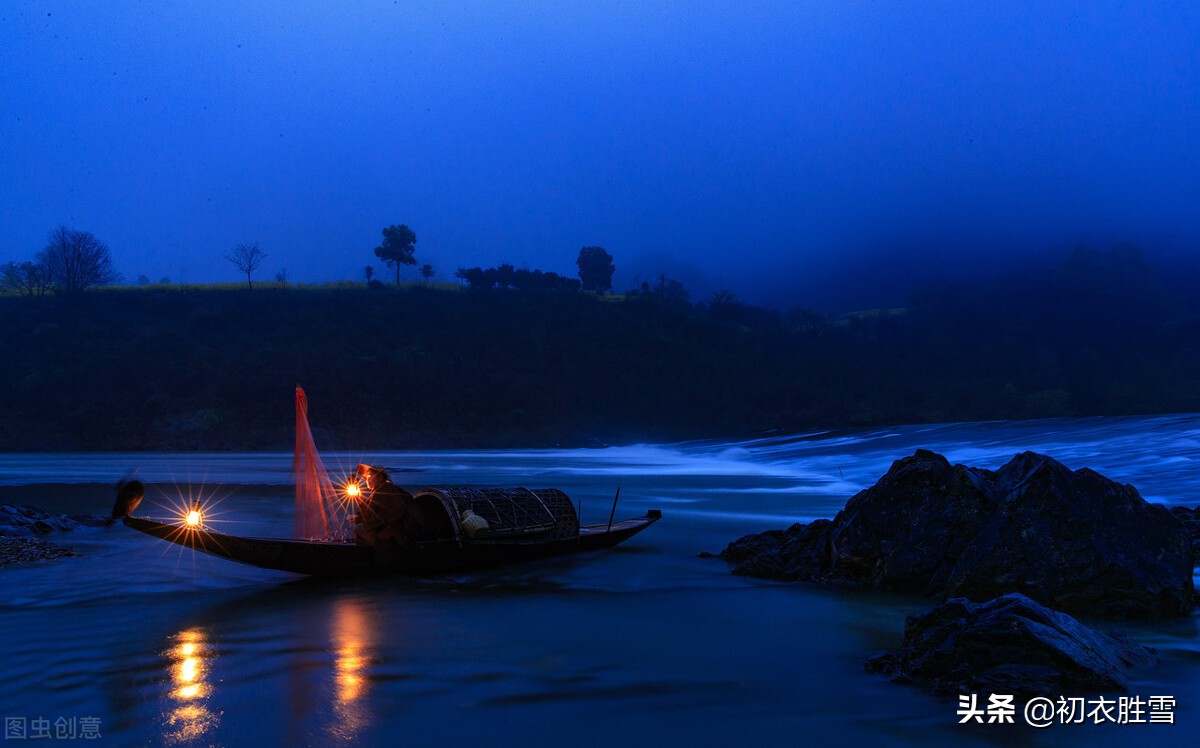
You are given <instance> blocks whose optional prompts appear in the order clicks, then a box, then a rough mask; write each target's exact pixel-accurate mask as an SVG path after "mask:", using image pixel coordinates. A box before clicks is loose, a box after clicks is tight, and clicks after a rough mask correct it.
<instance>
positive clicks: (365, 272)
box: [363, 265, 375, 287]
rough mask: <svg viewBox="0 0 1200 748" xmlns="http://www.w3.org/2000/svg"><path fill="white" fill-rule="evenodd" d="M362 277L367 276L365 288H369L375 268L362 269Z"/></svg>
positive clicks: (368, 266)
mask: <svg viewBox="0 0 1200 748" xmlns="http://www.w3.org/2000/svg"><path fill="white" fill-rule="evenodd" d="M363 275H365V276H367V286H368V287H369V286H370V285H371V278H374V277H375V268H373V267H371V266H370V265H367V266H366V267H365V268H363Z"/></svg>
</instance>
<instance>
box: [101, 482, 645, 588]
mask: <svg viewBox="0 0 1200 748" xmlns="http://www.w3.org/2000/svg"><path fill="white" fill-rule="evenodd" d="M556 495H557V496H556ZM547 496H549V497H551V499H559V497H561V499H559V500H556V501H547V498H546V497H547ZM414 498H415V499H416V500H418V501H423V502H425V503H427V504H429V503H432V502H433V501H438V502H441V503H442V505H443V506H447V505H449V506H453V508H454V510H458V507H460V506H465V507H466V508H465V509H463V510H462V511H454V513H451V510H448V511H447V514H446V515H445V516H446V518H447V519H450V520H451V521H449V522H448V523H446V524H447V525H448V527H449V530H450V532H449V533H442V535H443V536H442V537H435V538H431V539H426V540H418V541H416V542H413V543H411V544H409V545H407V546H405V547H386V548H382V547H379V546H372V545H367V544H363V543H358V542H354V541H328V540H295V539H286V538H253V537H241V536H238V535H229V534H226V533H223V532H217V531H215V530H210V529H207V528H205V527H204V526H203V523H202V521H200V520H199V519H198V518H197V521H195V522H189V519H191V517H190V514H191V513H189V516H185V517H184V518H181V520H179V521H173V522H162V521H158V520H153V519H149V518H146V517H134V516H125V517H124V518H123V519H122V521H123V522H124V524H125V526H126V527H130V528H132V529H134V530H137V531H139V532H143V533H146V534H147V535H151V536H153V537H156V538H160V539H162V540H166V541H168V542H171V543H174V544H176V545H180V546H183V547H185V548H191V549H193V550H197V551H201V552H203V553H208V554H210V555H213V556H217V557H219V558H224V559H227V560H229V561H236V562H238V563H242V564H249V565H250V566H258V567H261V568H264V569H276V570H279V571H287V572H292V573H295V574H306V575H309V576H313V577H325V578H342V579H347V578H359V577H372V576H382V575H388V574H396V575H406V576H443V575H446V574H452V573H458V572H470V571H480V570H486V569H492V568H496V567H499V566H503V565H507V564H512V563H517V562H522V561H532V560H536V559H542V558H547V557H551V556H562V555H566V554H574V553H581V552H587V551H598V550H603V549H606V548H611V547H613V546H615V545H617V544H618V543H621V542H623V541H625V540H628V539H629V538H631V537H633V536H634V535H636V534H638V533H639V532H641V531H642V530H645V529H646V528H647V527H649V526H650V525H652V524H654V523H655V522H657V521H658V520H659V519H660V518H661V517H662V513H661V512H660V511H658V510H655V509H652V510H650V511H648V512H646V514H645V515H644V516H642V517H635V518H631V519H624V520H620V521H614V522H609V523H607V524H596V525H582V526H581V525H580V524H579V521H578V516H577V515H576V513H575V507H574V506H573V505H572V504H571V501H570V500H569V499H567V498H566V495H565V494H562V493H561V492H559V491H554V490H553V489H547V490H535V491H530V490H528V489H523V488H519V489H479V488H457V487H450V488H430V489H424V490H422V491H419V492H417V493H416V494H415V496H414ZM541 504H549V505H550V507H552V511H553V512H557V513H558V515H559V516H558V517H557V519H556V520H555V521H553V522H547V521H545V519H546V518H545V517H543V516H539V515H540V514H541V513H537V512H534V513H532V516H530V514H531V512H530V511H529V510H531V509H532V508H533V507H536V506H537V505H541ZM472 507H473V508H472ZM467 510H471V511H472V512H473V513H474V514H475V516H482V517H484V518H485V519H487V520H488V522H489V525H490V526H489V530H488V532H486V533H481V534H477V535H476V536H475V537H471V536H470V535H468V532H467V531H466V530H465V529H464V528H463V523H462V520H461V517H462V516H463V514H464V513H465V511H467ZM505 512H509V521H508V522H504V519H505V517H504V513H505ZM523 512H524V513H525V521H524V522H513V521H511V520H512V519H513V518H516V517H520V516H521V514H522V513H523ZM468 516H469V515H468Z"/></svg>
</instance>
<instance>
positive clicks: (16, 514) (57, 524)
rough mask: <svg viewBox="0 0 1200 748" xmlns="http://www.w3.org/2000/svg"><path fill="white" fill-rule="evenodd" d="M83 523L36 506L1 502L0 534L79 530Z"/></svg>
mask: <svg viewBox="0 0 1200 748" xmlns="http://www.w3.org/2000/svg"><path fill="white" fill-rule="evenodd" d="M83 526H84V525H83V523H81V522H79V521H76V520H74V519H71V518H70V517H68V516H66V515H63V514H59V515H54V514H50V513H49V512H46V511H43V510H41V509H38V508H37V507H36V506H13V505H12V504H0V536H7V537H28V536H32V535H45V534H46V533H50V532H55V531H63V530H77V529H79V528H81V527H83Z"/></svg>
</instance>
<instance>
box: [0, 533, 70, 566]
mask: <svg viewBox="0 0 1200 748" xmlns="http://www.w3.org/2000/svg"><path fill="white" fill-rule="evenodd" d="M78 555H79V554H78V553H76V552H75V551H74V550H72V549H70V548H67V547H66V546H61V545H58V544H56V543H47V542H46V541H44V540H38V539H36V538H7V537H0V566H16V565H17V564H27V563H30V562H33V561H40V560H43V559H49V558H62V557H64V556H78Z"/></svg>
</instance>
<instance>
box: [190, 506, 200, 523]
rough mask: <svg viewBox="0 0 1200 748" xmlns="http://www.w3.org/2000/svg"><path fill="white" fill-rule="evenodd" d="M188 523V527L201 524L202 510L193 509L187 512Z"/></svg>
mask: <svg viewBox="0 0 1200 748" xmlns="http://www.w3.org/2000/svg"><path fill="white" fill-rule="evenodd" d="M187 524H188V527H199V526H200V510H199V509H193V510H192V511H190V512H188V513H187Z"/></svg>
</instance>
